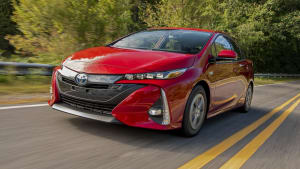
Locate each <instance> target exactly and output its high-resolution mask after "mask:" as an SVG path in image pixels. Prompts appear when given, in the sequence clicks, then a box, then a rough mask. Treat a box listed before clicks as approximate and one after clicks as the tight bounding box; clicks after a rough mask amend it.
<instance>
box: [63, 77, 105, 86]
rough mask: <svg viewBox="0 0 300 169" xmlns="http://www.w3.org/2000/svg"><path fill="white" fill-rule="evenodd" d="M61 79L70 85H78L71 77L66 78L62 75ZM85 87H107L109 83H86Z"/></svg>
mask: <svg viewBox="0 0 300 169" xmlns="http://www.w3.org/2000/svg"><path fill="white" fill-rule="evenodd" d="M62 81H63V82H65V83H68V84H70V85H73V86H78V85H77V84H76V83H75V81H74V80H71V79H68V78H65V77H62ZM85 87H87V88H95V89H107V88H108V87H109V85H106V84H87V85H86V86H85Z"/></svg>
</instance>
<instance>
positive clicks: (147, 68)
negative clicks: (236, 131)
mask: <svg viewBox="0 0 300 169" xmlns="http://www.w3.org/2000/svg"><path fill="white" fill-rule="evenodd" d="M252 93H253V63H252V61H250V60H248V59H245V58H244V56H243V54H242V52H241V51H240V49H239V47H238V46H237V44H236V43H235V42H234V41H233V40H232V39H231V38H230V37H229V36H227V35H225V34H223V33H221V32H215V31H210V30H201V29H187V28H160V29H149V30H145V31H141V32H137V33H133V34H130V35H128V36H126V37H123V38H121V39H119V40H117V41H114V42H112V43H111V44H109V45H107V46H104V47H95V48H91V49H86V50H83V51H80V52H77V53H75V54H73V55H72V56H70V57H68V58H67V59H66V60H65V61H64V62H63V63H62V66H59V67H57V68H56V69H55V70H54V73H53V80H52V98H51V100H50V101H49V105H50V106H52V108H53V109H56V110H60V111H63V112H66V113H69V114H73V115H77V116H81V117H85V118H89V119H94V120H99V121H104V122H111V123H113V122H117V123H120V122H121V123H124V124H126V125H128V126H134V127H142V128H150V129H157V130H170V129H178V128H181V129H182V131H183V133H184V134H185V135H187V136H193V135H196V134H197V133H198V132H199V130H200V128H201V126H202V124H203V122H204V120H205V119H206V118H210V117H212V116H215V115H217V114H220V113H222V112H225V111H227V110H230V109H233V108H240V110H241V111H244V112H247V111H248V110H249V107H250V105H251V100H252Z"/></svg>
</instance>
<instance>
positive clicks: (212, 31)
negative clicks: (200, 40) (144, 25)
mask: <svg viewBox="0 0 300 169" xmlns="http://www.w3.org/2000/svg"><path fill="white" fill-rule="evenodd" d="M153 29H157V30H159V29H170V30H171V29H172V30H193V31H201V32H210V33H222V32H220V31H214V30H208V29H199V28H178V27H158V28H150V29H149V30H153Z"/></svg>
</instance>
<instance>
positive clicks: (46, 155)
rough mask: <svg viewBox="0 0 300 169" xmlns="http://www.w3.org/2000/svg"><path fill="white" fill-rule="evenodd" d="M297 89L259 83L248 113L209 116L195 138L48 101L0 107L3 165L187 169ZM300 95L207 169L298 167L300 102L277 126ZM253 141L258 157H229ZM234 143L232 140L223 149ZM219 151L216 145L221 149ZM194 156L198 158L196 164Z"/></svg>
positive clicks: (16, 168)
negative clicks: (83, 114)
mask: <svg viewBox="0 0 300 169" xmlns="http://www.w3.org/2000/svg"><path fill="white" fill-rule="evenodd" d="M298 93H300V82H293V83H286V84H277V85H268V86H260V87H256V88H255V94H254V100H253V103H252V109H251V111H250V112H249V113H247V114H242V113H238V112H236V111H230V112H227V113H224V114H222V115H219V116H217V117H214V118H211V119H209V120H207V121H206V123H205V125H204V127H203V128H202V130H201V132H200V133H199V135H198V136H196V137H193V138H184V137H181V136H180V135H178V134H176V132H174V131H173V132H170V131H153V130H146V129H139V128H132V127H127V126H125V125H113V124H105V123H101V122H98V121H93V120H89V119H84V118H80V117H75V116H72V115H68V114H64V113H61V112H58V111H54V110H52V109H51V108H50V107H48V106H42V107H32V108H11V109H2V110H1V109H0V168H1V169H20V168H22V169H77V168H82V169H97V168H103V169H108V168H122V169H148V168H151V169H153V168H155V169H159V168H161V169H168V168H170V169H173V168H178V167H181V166H182V168H189V167H187V164H195V165H196V166H197V165H198V163H199V161H201V160H202V159H204V158H211V156H207V157H206V153H205V152H207V151H209V150H211V149H213V148H215V147H216V146H217V145H218V144H220V143H222V142H224V140H225V139H226V138H229V137H230V136H233V135H234V134H235V133H236V132H238V131H240V130H241V129H243V128H245V127H247V126H249V125H250V124H252V123H255V122H257V121H258V120H259V119H260V118H261V117H264V116H265V115H267V114H268V113H269V112H271V111H272V110H273V109H274V108H276V107H278V106H280V105H282V104H283V103H285V102H286V101H288V100H289V99H291V98H293V97H294V96H296V95H297V94H298ZM299 98H300V97H299ZM299 98H297V99H295V100H294V101H293V102H291V103H290V104H288V105H287V106H286V107H284V108H282V109H281V110H280V111H279V109H276V110H278V112H277V113H275V114H274V115H273V116H270V118H269V119H267V120H266V121H265V122H264V123H262V125H259V126H258V127H257V128H255V129H254V130H253V131H252V132H249V134H245V137H243V138H241V139H240V140H238V141H236V143H233V144H232V146H229V147H228V149H226V150H225V151H224V152H222V153H219V154H218V155H217V156H216V157H215V158H212V159H211V160H209V161H208V162H207V163H205V165H204V166H203V168H220V167H222V166H223V165H224V164H225V163H228V162H229V161H230V162H233V163H229V166H232V167H231V168H234V167H233V166H234V165H232V164H234V163H235V162H239V160H240V159H243V160H244V163H243V164H242V165H241V168H245V169H256V168H257V169H286V168H287V169H298V168H300V105H299V106H297V107H294V108H295V109H294V110H291V112H290V114H287V116H286V119H283V120H284V121H281V122H282V123H277V125H278V126H279V127H278V128H274V126H273V125H272V124H273V123H276V122H277V121H276V119H277V118H279V117H281V116H280V115H284V113H288V111H287V109H289V108H290V107H291V106H292V104H293V103H295V102H296V101H297V100H298V99H299ZM295 106H296V105H295ZM0 108H1V107H0ZM275 125H276V124H275ZM269 128H271V130H269ZM272 128H273V131H274V133H272V132H271V131H272ZM261 133H262V134H261ZM268 135H269V136H270V137H267V136H268ZM259 136H261V137H259ZM263 137H266V138H264V139H263ZM255 140H256V141H258V142H255ZM259 141H261V143H260V144H259ZM230 142H234V140H229V143H230ZM250 143H253V144H254V145H256V146H257V149H255V148H253V146H252V147H251V146H250V149H246V151H245V152H246V154H247V153H248V155H249V152H250V151H249V150H251V151H253V154H252V155H250V156H248V157H247V156H245V154H244V155H243V156H237V158H236V159H238V160H236V159H233V160H230V159H231V158H233V157H234V156H235V155H236V154H238V152H239V151H241V150H242V149H243V148H245V147H246V148H247V144H250ZM228 145H229V144H228V142H227V143H226V144H225V146H228ZM248 148H249V146H248ZM220 150H221V148H215V151H220ZM201 155H202V156H201ZM195 157H198V158H199V159H196V160H194V161H190V160H192V159H194V158H195ZM200 157H201V158H200ZM202 157H203V158H202ZM196 168H197V167H196ZM223 168H224V166H223ZM225 168H228V167H226V166H225ZM229 168H230V167H229Z"/></svg>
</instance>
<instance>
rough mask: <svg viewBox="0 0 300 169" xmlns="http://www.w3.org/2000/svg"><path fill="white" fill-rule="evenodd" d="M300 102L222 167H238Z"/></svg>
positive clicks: (235, 168) (223, 168) (234, 168)
mask: <svg viewBox="0 0 300 169" xmlns="http://www.w3.org/2000/svg"><path fill="white" fill-rule="evenodd" d="M299 103H300V99H299V100H297V102H296V103H294V104H293V105H292V106H291V107H290V108H288V109H287V110H286V111H285V112H283V113H282V114H281V115H280V116H279V117H278V118H277V119H276V120H274V121H273V122H272V123H271V124H270V125H269V126H268V127H267V128H265V129H264V130H263V131H262V132H261V133H259V135H257V136H256V137H255V138H254V139H253V140H252V141H250V142H249V143H248V144H247V145H246V146H245V147H244V148H243V149H241V150H240V151H239V152H238V153H237V154H236V155H235V156H233V157H232V158H231V159H230V160H229V161H227V162H226V163H225V164H224V165H223V166H222V167H221V168H220V169H238V168H241V167H242V166H243V164H244V163H245V162H246V161H247V160H248V159H249V158H250V157H251V156H252V155H253V154H254V153H255V152H256V151H257V150H258V149H259V147H261V145H262V144H264V142H265V141H266V140H267V139H268V138H269V137H270V136H271V135H272V134H273V133H274V132H275V131H276V129H277V128H278V127H279V126H280V125H281V124H282V123H283V122H284V120H285V119H286V118H287V117H288V115H289V114H291V113H292V112H293V111H294V109H295V108H296V107H297V106H298V104H299Z"/></svg>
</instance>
